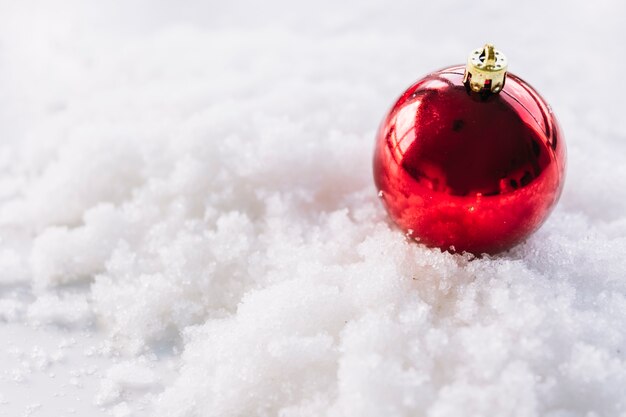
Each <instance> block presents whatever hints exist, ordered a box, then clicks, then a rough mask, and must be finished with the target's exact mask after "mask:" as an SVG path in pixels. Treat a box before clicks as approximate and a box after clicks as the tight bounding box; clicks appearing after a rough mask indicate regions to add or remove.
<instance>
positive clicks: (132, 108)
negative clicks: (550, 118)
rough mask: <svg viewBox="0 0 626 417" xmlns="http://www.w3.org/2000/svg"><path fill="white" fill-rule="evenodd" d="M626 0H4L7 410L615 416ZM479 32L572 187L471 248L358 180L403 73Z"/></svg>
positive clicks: (413, 74)
mask: <svg viewBox="0 0 626 417" xmlns="http://www.w3.org/2000/svg"><path fill="white" fill-rule="evenodd" d="M625 22H626V6H625V5H624V3H623V2H622V1H619V0H614V1H604V0H599V1H593V2H587V1H584V2H583V1H580V2H571V1H568V2H562V3H561V2H547V1H524V2H522V1H518V2H510V3H507V2H503V1H474V2H465V1H457V2H439V1H435V0H432V1H428V2H416V1H394V2H382V1H381V2H376V1H371V0H367V1H356V0H354V1H346V2H340V1H336V0H333V1H331V0H321V1H311V2H300V3H296V2H292V1H274V0H271V1H263V2H249V3H244V2H233V1H220V2H217V1H209V2H173V1H172V2H171V3H168V2H165V1H163V0H159V1H150V2H149V1H138V0H130V1H109V2H96V1H92V2H86V1H79V0H75V1H66V2H51V1H38V2H37V1H31V0H28V1H19V2H18V1H16V2H7V1H2V2H0V340H1V344H0V415H2V416H9V417H13V416H16V417H20V416H33V417H38V416H41V417H44V416H46V417H47V416H50V417H63V416H93V417H96V416H106V415H112V416H117V417H128V416H155V417H166V416H167V417H183V416H185V417H191V416H203V417H204V416H207V417H208V416H220V417H230V416H233V417H234V416H280V417H296V416H298V417H299V416H303V417H305V416H310V417H319V416H337V417H339V416H341V417H351V416H354V417H368V416H372V417H382V416H385V417H392V416H428V417H459V416H529V417H530V416H546V417H547V416H549V417H574V416H587V417H592V416H625V415H626V259H625V258H626V117H624V114H625V113H626V104H624V103H625V102H624V97H625V96H626V84H625V83H624V69H625V68H626V55H625V54H626V50H624V45H623V40H624V39H626V25H625ZM485 41H491V42H493V43H495V44H496V45H497V46H498V47H500V48H501V49H502V50H504V51H505V52H506V53H507V55H508V57H509V60H510V69H511V71H512V72H514V73H516V74H518V75H520V76H521V77H522V78H524V79H526V80H527V81H529V82H530V83H531V84H532V85H533V86H535V87H536V88H537V89H538V90H539V91H540V92H541V93H542V94H543V95H544V96H545V98H546V99H547V100H548V101H549V102H550V103H551V104H552V107H553V109H554V111H555V112H556V114H557V115H558V116H559V118H560V121H561V124H562V127H563V131H564V133H565V136H566V140H567V145H568V162H569V169H568V176H567V181H566V187H565V191H564V193H563V197H562V199H561V202H560V204H559V206H558V208H557V209H556V211H555V212H554V213H553V215H552V217H551V218H550V219H549V221H548V222H547V223H546V224H545V225H544V226H543V228H542V229H541V230H540V231H539V232H538V233H536V234H535V235H534V236H532V237H531V238H530V239H529V240H528V241H527V242H526V243H524V244H522V245H520V246H519V247H516V248H515V249H513V250H512V251H510V252H508V253H504V254H501V255H498V256H494V257H491V258H489V257H485V258H482V259H471V258H470V257H466V256H462V255H450V254H448V253H441V252H440V251H438V250H432V249H427V248H424V247H422V246H420V245H417V244H414V243H407V242H406V241H405V239H404V236H403V235H402V233H400V232H399V231H398V230H396V229H394V228H393V226H392V225H391V224H390V223H389V221H388V219H387V217H386V215H385V213H384V210H383V208H382V207H381V205H380V204H379V201H378V200H377V197H376V192H375V189H374V187H373V184H372V180H371V166H370V162H371V153H372V146H373V139H374V133H375V130H376V128H377V125H378V123H379V121H380V119H381V117H382V116H383V114H384V112H385V111H386V110H387V108H388V106H389V105H390V104H391V103H392V102H393V100H394V99H395V98H396V96H397V95H398V94H400V93H401V92H402V91H403V90H404V88H406V87H407V86H408V85H409V84H411V83H412V82H413V81H414V80H416V79H418V78H420V77H421V76H423V75H424V74H426V73H427V72H429V71H431V70H434V69H437V68H439V67H442V66H445V65H451V64H455V63H462V62H463V61H464V59H465V56H466V54H467V52H468V51H469V50H471V49H473V48H476V47H478V46H480V45H482V44H483V43H484V42H485Z"/></svg>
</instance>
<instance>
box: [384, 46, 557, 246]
mask: <svg viewBox="0 0 626 417" xmlns="http://www.w3.org/2000/svg"><path fill="white" fill-rule="evenodd" d="M481 59H483V58H482V57H481ZM464 76H466V71H465V67H464V66H453V67H449V68H445V69H442V70H440V71H437V72H434V73H432V74H429V75H427V76H426V77H424V78H423V79H421V80H419V81H418V82H416V83H415V84H413V85H412V86H411V87H409V89H408V90H406V91H405V92H404V94H402V96H401V97H400V98H399V99H398V100H397V101H396V103H395V104H394V105H393V107H392V108H391V109H390V111H389V112H388V114H387V116H386V117H385V118H384V120H383V122H382V124H381V126H380V129H379V131H378V136H377V140H376V148H375V154H374V180H375V183H376V186H377V188H378V190H379V195H380V196H381V198H382V201H383V202H384V204H385V206H386V208H387V211H388V212H389V214H390V216H391V218H392V219H393V220H394V221H395V223H396V224H397V225H398V226H400V227H401V228H402V229H403V230H404V231H405V232H407V234H408V235H410V236H411V237H413V238H414V239H416V240H418V241H419V242H422V243H424V244H426V245H428V246H431V247H439V248H441V249H442V250H452V251H456V252H462V251H467V252H471V253H474V254H481V253H491V254H493V253H496V252H499V251H503V250H506V249H509V248H511V247H512V246H514V245H516V244H518V243H520V242H522V241H523V240H524V239H525V238H526V237H528V236H529V235H530V234H531V233H533V232H534V231H535V230H537V229H538V228H539V227H540V226H541V224H542V223H543V222H544V221H545V220H546V218H547V216H548V215H549V213H550V212H551V211H552V209H553V207H554V205H555V204H556V202H557V200H558V199H559V196H560V194H561V190H562V187H563V179H564V173H565V163H566V157H565V144H564V143H563V137H562V135H561V131H560V129H559V125H558V122H557V120H556V118H555V116H554V114H553V113H552V111H551V109H550V107H549V106H548V104H547V103H546V102H545V101H544V100H543V98H541V96H540V95H539V94H538V93H537V92H536V91H535V90H534V89H533V88H532V87H530V86H529V85H528V84H527V83H526V82H524V81H523V80H522V79H520V78H518V77H516V76H515V75H513V74H511V73H508V74H506V73H503V75H502V77H503V78H502V84H503V87H502V85H500V86H499V88H498V91H497V92H496V93H493V92H492V91H490V90H489V87H490V82H491V81H490V80H487V81H486V82H485V84H484V87H485V88H483V89H482V90H481V91H478V92H477V91H473V89H472V88H473V87H474V86H473V85H472V88H470V85H469V83H468V80H467V77H465V78H466V79H465V80H464ZM504 77H506V78H504ZM475 79H476V80H478V77H475ZM505 80H506V81H505ZM464 81H465V82H464ZM480 81H481V82H482V80H480ZM481 86H482V84H481ZM500 89H501V91H500Z"/></svg>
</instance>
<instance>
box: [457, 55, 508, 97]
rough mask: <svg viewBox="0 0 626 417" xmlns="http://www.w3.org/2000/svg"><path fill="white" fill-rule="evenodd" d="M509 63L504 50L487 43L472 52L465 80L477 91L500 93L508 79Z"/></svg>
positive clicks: (466, 68) (466, 67) (468, 60)
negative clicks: (501, 50)
mask: <svg viewBox="0 0 626 417" xmlns="http://www.w3.org/2000/svg"><path fill="white" fill-rule="evenodd" d="M507 64H508V61H507V59H506V56H504V54H503V53H502V52H500V51H498V50H497V49H495V48H494V47H493V45H491V44H486V45H485V46H484V47H482V48H478V49H475V50H473V51H472V52H471V53H470V55H469V58H467V65H466V66H465V76H464V77H463V82H464V83H465V85H468V86H469V88H470V89H471V90H472V91H474V92H476V93H479V92H483V91H491V92H492V93H499V92H500V91H501V90H502V88H503V87H504V82H505V81H506V70H507Z"/></svg>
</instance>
